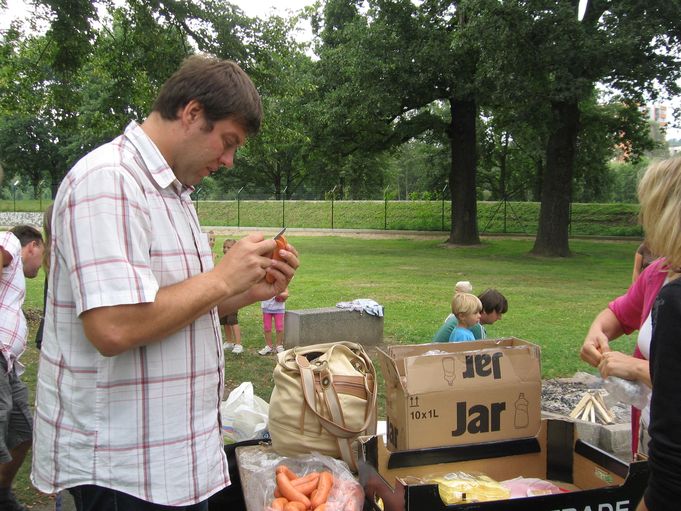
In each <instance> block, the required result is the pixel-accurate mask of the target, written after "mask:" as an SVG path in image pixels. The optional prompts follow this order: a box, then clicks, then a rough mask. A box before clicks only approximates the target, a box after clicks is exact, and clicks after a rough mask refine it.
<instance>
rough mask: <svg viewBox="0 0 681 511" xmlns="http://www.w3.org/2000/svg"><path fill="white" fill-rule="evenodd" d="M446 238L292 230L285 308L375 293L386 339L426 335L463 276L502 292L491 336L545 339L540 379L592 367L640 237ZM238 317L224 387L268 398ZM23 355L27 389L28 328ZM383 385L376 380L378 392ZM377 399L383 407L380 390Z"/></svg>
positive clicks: (629, 345)
mask: <svg viewBox="0 0 681 511" xmlns="http://www.w3.org/2000/svg"><path fill="white" fill-rule="evenodd" d="M445 237H446V236H445V235H443V238H442V240H412V239H357V238H348V237H304V236H300V237H298V236H291V237H290V238H289V240H290V242H291V243H292V244H294V245H295V246H296V248H297V249H298V251H299V252H300V259H301V267H300V269H299V271H298V274H297V276H296V279H295V280H294V281H293V283H292V285H291V287H290V298H289V300H288V301H287V308H288V309H304V308H312V307H330V306H334V305H335V304H336V303H337V302H339V301H349V300H353V299H355V298H371V299H373V300H376V301H377V302H378V303H380V304H382V305H383V306H384V307H385V318H384V336H385V342H386V343H404V344H407V343H423V342H428V341H429V340H430V339H431V337H432V335H433V334H434V332H435V331H436V330H437V328H438V327H439V325H440V324H441V323H442V321H443V320H444V318H445V317H446V316H447V314H448V313H449V312H450V311H449V306H450V305H449V304H450V300H451V297H452V292H453V288H454V284H455V282H456V281H458V280H469V281H471V283H472V284H473V288H474V292H476V293H480V292H482V291H483V290H484V289H485V288H487V287H496V288H498V289H499V290H500V291H501V292H502V293H503V294H504V295H505V296H506V297H507V298H508V301H509V311H508V313H507V314H506V315H504V318H503V319H502V320H501V321H499V322H497V323H495V324H494V325H490V326H489V327H488V328H487V332H488V335H489V336H490V337H504V336H515V337H519V338H521V339H525V340H528V341H532V342H534V343H536V344H538V345H539V346H541V349H542V373H543V376H544V378H552V377H557V376H569V375H572V374H574V373H575V372H576V371H580V370H588V369H590V368H589V367H588V366H587V365H586V364H585V363H583V362H582V361H581V360H580V358H579V348H580V346H581V343H582V340H583V339H584V335H585V334H586V331H587V329H588V327H589V325H590V323H591V321H592V320H593V318H594V317H595V316H596V314H597V313H598V312H599V311H600V310H601V309H603V308H604V307H606V306H607V303H608V302H609V301H610V300H611V299H613V298H614V297H616V296H619V295H620V294H622V293H623V292H624V291H625V290H626V289H627V287H628V286H629V284H630V280H631V268H632V265H633V256H634V252H635V250H636V247H637V246H638V244H639V242H638V241H631V242H629V241H627V242H613V241H608V242H603V241H601V242H599V241H591V240H588V241H580V240H572V241H571V243H570V246H571V248H572V251H573V252H574V256H573V257H570V258H567V259H543V258H537V257H534V256H531V255H529V254H528V252H529V250H530V249H531V248H532V244H533V240H531V239H498V238H494V239H487V240H485V241H484V243H483V244H482V245H481V246H476V247H448V246H446V245H444V244H443V243H442V241H444V238H445ZM223 239H224V237H222V238H221V237H218V240H217V243H216V245H215V246H216V251H218V250H219V251H220V252H221V247H222V240H223ZM42 279H43V277H42V275H39V276H38V278H36V279H34V280H32V281H29V287H28V293H27V300H26V308H27V309H32V308H39V307H40V306H41V304H42V282H43V280H42ZM239 324H240V326H241V331H242V336H243V342H244V346H245V348H246V350H245V352H244V353H243V354H242V355H239V356H235V355H231V354H229V353H228V354H227V360H226V368H225V372H226V382H227V386H228V388H230V389H231V388H233V387H234V386H236V385H237V384H238V383H240V382H242V381H252V382H253V384H254V386H255V390H256V393H257V394H258V395H260V396H261V397H263V398H265V399H267V400H269V396H270V392H271V388H272V378H271V376H272V369H273V367H274V357H261V356H258V355H257V354H256V353H255V351H256V349H259V348H260V347H261V346H262V345H263V337H262V327H261V315H260V309H259V305H258V304H254V305H251V306H249V307H246V308H245V309H243V310H242V311H240V313H239ZM34 327H35V326H34ZM32 332H34V328H33V329H32ZM32 335H33V334H32ZM634 342H635V340H634V339H633V338H627V339H624V340H622V341H620V342H618V343H617V346H618V347H619V348H621V349H622V351H625V352H630V351H631V350H632V349H633V345H634ZM22 360H23V361H24V362H25V363H26V364H27V366H28V367H27V371H26V373H25V375H24V381H26V382H27V383H28V385H29V387H30V388H31V389H32V390H33V389H34V388H35V373H36V368H37V353H36V350H35V345H34V344H33V337H32V336H31V342H30V348H29V350H28V352H27V353H26V354H25V355H24V358H23V359H22ZM376 365H378V364H376ZM382 387H383V385H382V379H379V389H380V390H381V396H382V390H383V389H382ZM379 402H380V411H382V410H383V409H384V406H383V402H382V397H380V399H379ZM379 415H382V414H381V413H379ZM28 471H29V463H26V464H25V466H24V467H23V469H22V472H21V474H20V478H19V481H18V483H17V487H18V492H19V494H20V495H21V496H22V498H24V499H25V501H26V502H27V503H36V502H46V501H47V498H46V497H44V496H41V495H40V494H39V493H38V492H36V491H35V490H33V489H32V488H31V486H30V482H29V481H28Z"/></svg>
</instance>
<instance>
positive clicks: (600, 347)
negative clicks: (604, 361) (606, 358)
mask: <svg viewBox="0 0 681 511" xmlns="http://www.w3.org/2000/svg"><path fill="white" fill-rule="evenodd" d="M623 333H624V331H623V330H622V325H621V324H620V322H619V321H618V319H617V317H616V316H615V313H614V312H612V311H611V310H610V309H603V310H602V311H601V312H600V313H599V314H598V316H596V319H594V321H593V323H591V327H590V328H589V332H588V333H587V334H586V338H585V339H584V342H583V343H582V349H581V352H580V354H579V356H580V357H581V358H582V360H584V362H587V363H588V364H591V365H592V366H594V367H598V364H600V362H601V357H602V354H603V353H605V352H607V351H610V344H609V342H610V341H611V340H612V339H616V338H617V337H619V336H620V335H622V334H623Z"/></svg>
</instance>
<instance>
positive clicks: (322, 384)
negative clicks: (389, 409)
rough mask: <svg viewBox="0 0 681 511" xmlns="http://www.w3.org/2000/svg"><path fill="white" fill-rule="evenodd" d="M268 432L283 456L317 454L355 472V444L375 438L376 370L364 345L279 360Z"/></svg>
mask: <svg viewBox="0 0 681 511" xmlns="http://www.w3.org/2000/svg"><path fill="white" fill-rule="evenodd" d="M273 377H274V389H273V390H272V396H271V397H270V412H269V420H268V428H269V432H270V436H271V437H272V447H273V448H274V450H275V451H276V452H277V453H278V454H281V455H283V456H295V455H299V454H309V453H312V452H318V453H321V454H325V455H327V456H332V457H334V458H339V459H340V458H342V459H343V460H344V461H345V462H346V463H347V464H348V466H349V467H350V469H351V470H353V471H356V470H357V469H356V463H355V456H354V454H353V449H352V446H351V445H352V441H353V440H355V439H356V438H357V437H358V436H360V435H365V434H366V435H373V434H375V433H376V369H375V368H374V365H373V363H372V362H371V359H370V358H369V356H368V355H367V354H366V352H365V351H364V348H363V347H362V345H361V344H356V343H352V342H337V343H327V344H314V345H311V346H297V347H295V348H293V349H290V350H287V351H284V352H282V353H279V354H278V355H277V365H276V367H275V368H274V375H273Z"/></svg>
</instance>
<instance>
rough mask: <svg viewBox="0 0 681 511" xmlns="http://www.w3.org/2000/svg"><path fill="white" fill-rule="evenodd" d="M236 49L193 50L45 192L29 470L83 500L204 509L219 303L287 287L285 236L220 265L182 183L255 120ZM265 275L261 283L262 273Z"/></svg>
mask: <svg viewBox="0 0 681 511" xmlns="http://www.w3.org/2000/svg"><path fill="white" fill-rule="evenodd" d="M261 118H262V107H261V103H260V97H259V95H258V93H257V91H256V89H255V87H254V86H253V83H252V82H251V80H250V79H249V78H248V76H247V75H246V74H245V73H244V72H243V71H242V70H241V69H240V68H239V67H238V66H237V65H236V64H235V63H233V62H230V61H224V60H220V59H215V58H209V57H203V56H193V57H190V58H188V59H187V60H186V61H185V62H184V63H183V65H182V66H181V68H180V69H179V70H178V71H177V72H176V73H175V74H174V75H173V76H171V77H170V78H169V79H168V81H167V82H166V83H165V84H164V85H163V87H162V88H161V91H160V93H159V95H158V97H157V98H156V101H155V103H154V105H153V107H152V112H151V114H150V115H149V117H148V118H147V119H146V120H145V121H144V122H143V123H142V124H141V125H138V124H137V123H135V122H132V123H130V125H128V127H127V129H126V130H125V133H124V134H123V135H121V136H119V137H118V138H116V139H115V140H113V141H112V142H110V143H108V144H105V145H104V146H102V147H99V148H97V149H95V150H94V151H92V152H91V153H89V154H88V155H86V156H85V157H84V158H83V159H82V160H80V161H79V162H78V163H77V164H76V165H75V166H74V167H73V168H72V169H71V171H70V172H69V173H68V174H67V176H66V177H65V179H64V181H63V182H62V184H61V186H60V188H59V191H58V193H57V196H56V198H55V203H54V211H53V219H52V235H53V241H52V255H51V270H50V277H49V287H48V298H47V308H46V318H45V330H44V336H43V345H42V350H41V354H40V356H41V359H40V369H39V372H38V385H37V391H36V415H35V425H34V428H35V429H34V437H33V439H34V442H33V450H34V455H33V470H32V475H31V477H32V480H33V483H34V484H35V485H36V487H38V488H39V489H40V490H42V491H45V492H48V493H55V492H58V491H60V490H63V489H69V491H70V492H71V493H72V495H73V496H74V500H75V502H76V506H77V508H78V509H79V510H98V511H107V510H115V509H117V510H121V509H125V510H126V511H135V510H155V509H167V507H166V506H176V507H178V508H180V509H185V510H191V511H194V510H205V509H207V499H208V497H210V496H211V495H212V494H214V493H216V492H218V491H219V490H220V489H222V488H224V487H225V486H226V485H228V484H229V473H228V470H227V461H226V458H225V455H224V450H223V440H222V434H221V425H220V416H219V404H220V401H221V399H222V395H223V386H224V382H223V369H224V358H223V357H224V355H223V350H222V339H221V333H220V323H219V318H220V317H221V316H224V315H225V314H228V313H231V312H235V311H236V310H238V309H239V308H242V307H244V306H246V305H249V304H251V303H255V302H257V301H260V300H263V299H267V298H271V297H272V296H275V295H276V294H278V293H280V292H282V291H283V290H284V289H286V287H287V284H288V282H289V281H290V280H291V279H292V278H293V275H294V273H295V269H296V268H297V267H298V264H299V263H298V258H297V253H296V251H295V249H294V248H293V247H291V246H290V245H288V246H287V247H286V250H280V255H281V256H282V257H283V261H281V262H279V261H273V260H272V259H271V254H272V252H273V251H274V250H275V248H276V242H275V241H274V240H270V239H264V238H263V236H262V235H261V234H251V235H249V236H247V237H245V238H243V239H242V240H240V241H239V242H238V243H236V244H235V245H234V247H233V248H232V249H231V250H230V251H229V253H228V254H227V255H226V256H225V257H223V258H222V259H221V260H220V261H219V262H217V263H216V266H214V265H213V258H212V254H211V250H210V247H209V246H208V240H207V238H206V236H205V234H204V233H202V231H201V229H200V225H199V222H198V218H197V216H196V211H195V210H194V207H193V203H192V201H191V198H190V196H189V194H190V193H191V192H192V190H193V187H194V186H195V185H197V184H198V183H199V182H200V181H201V180H202V179H203V178H204V177H206V176H209V175H211V174H213V173H214V172H217V170H218V169H219V168H220V167H231V166H232V165H233V158H234V154H235V152H236V150H237V148H238V147H239V146H241V145H242V144H243V143H244V142H245V140H246V137H247V136H248V135H251V134H254V133H256V132H257V131H258V130H259V127H260V123H261ZM268 273H269V274H271V275H272V276H273V277H274V278H275V280H274V283H273V284H269V283H267V281H266V279H265V275H266V274H268Z"/></svg>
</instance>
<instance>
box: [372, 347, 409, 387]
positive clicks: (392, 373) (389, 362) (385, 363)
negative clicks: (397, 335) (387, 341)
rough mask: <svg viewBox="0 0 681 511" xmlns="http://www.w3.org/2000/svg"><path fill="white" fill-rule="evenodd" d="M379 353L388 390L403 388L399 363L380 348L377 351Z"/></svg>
mask: <svg viewBox="0 0 681 511" xmlns="http://www.w3.org/2000/svg"><path fill="white" fill-rule="evenodd" d="M377 351H378V363H379V366H380V367H381V373H382V374H383V380H384V382H385V386H386V388H391V387H403V381H402V378H400V373H399V371H398V368H397V362H396V361H395V359H394V358H392V357H391V356H390V355H388V354H387V353H386V352H384V351H383V350H381V349H380V348H379V349H377Z"/></svg>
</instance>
